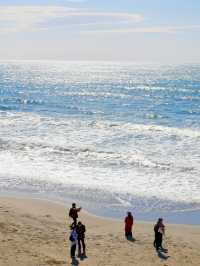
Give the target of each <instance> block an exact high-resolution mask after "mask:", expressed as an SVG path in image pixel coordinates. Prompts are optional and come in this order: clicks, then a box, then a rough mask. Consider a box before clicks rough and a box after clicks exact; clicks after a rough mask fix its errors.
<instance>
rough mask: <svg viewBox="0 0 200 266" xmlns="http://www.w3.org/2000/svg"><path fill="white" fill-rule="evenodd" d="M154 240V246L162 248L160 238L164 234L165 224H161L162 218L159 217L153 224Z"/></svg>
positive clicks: (157, 248)
mask: <svg viewBox="0 0 200 266" xmlns="http://www.w3.org/2000/svg"><path fill="white" fill-rule="evenodd" d="M154 233H155V240H154V247H155V248H156V250H157V251H158V250H159V249H163V247H162V239H163V235H164V234H165V226H164V224H163V219H162V218H159V219H158V221H157V223H156V224H155V226H154Z"/></svg>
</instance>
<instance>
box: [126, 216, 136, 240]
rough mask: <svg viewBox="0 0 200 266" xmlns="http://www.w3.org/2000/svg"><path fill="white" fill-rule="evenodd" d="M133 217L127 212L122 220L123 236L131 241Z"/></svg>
mask: <svg viewBox="0 0 200 266" xmlns="http://www.w3.org/2000/svg"><path fill="white" fill-rule="evenodd" d="M133 221H134V220H133V215H132V213H131V212H127V216H126V218H125V220H124V222H125V236H126V238H127V239H128V240H132V239H133V235H132V227H133Z"/></svg>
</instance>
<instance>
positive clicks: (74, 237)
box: [69, 225, 78, 260]
mask: <svg viewBox="0 0 200 266" xmlns="http://www.w3.org/2000/svg"><path fill="white" fill-rule="evenodd" d="M70 228H71V233H70V237H69V240H70V241H71V251H70V254H71V258H72V260H74V259H75V253H76V245H77V238H78V234H77V232H76V226H75V225H71V226H70Z"/></svg>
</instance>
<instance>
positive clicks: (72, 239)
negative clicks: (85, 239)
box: [69, 234, 75, 242]
mask: <svg viewBox="0 0 200 266" xmlns="http://www.w3.org/2000/svg"><path fill="white" fill-rule="evenodd" d="M69 240H70V241H71V242H74V241H75V239H74V237H73V235H72V234H71V235H70V237H69Z"/></svg>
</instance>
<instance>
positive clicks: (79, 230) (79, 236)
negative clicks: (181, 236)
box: [69, 203, 167, 260]
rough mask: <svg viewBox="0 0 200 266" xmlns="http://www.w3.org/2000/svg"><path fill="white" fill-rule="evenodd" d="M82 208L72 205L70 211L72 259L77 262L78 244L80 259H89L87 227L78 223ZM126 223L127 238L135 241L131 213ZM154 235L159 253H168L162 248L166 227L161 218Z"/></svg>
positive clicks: (155, 227) (155, 245) (125, 220)
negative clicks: (87, 252)
mask: <svg viewBox="0 0 200 266" xmlns="http://www.w3.org/2000/svg"><path fill="white" fill-rule="evenodd" d="M81 209H82V208H81V207H79V208H77V207H76V203H72V207H71V208H70V210H69V217H70V218H71V219H72V224H71V225H70V229H71V232H70V237H69V240H70V242H71V251H70V254H71V258H72V260H75V254H76V247H77V244H78V257H79V258H82V259H84V258H87V256H86V245H85V232H86V227H85V225H84V224H83V223H82V222H81V221H78V212H80V211H81ZM124 223H125V237H126V239H127V240H129V241H134V240H135V239H134V237H133V233H132V230H133V225H134V218H133V215H132V213H131V212H127V216H126V217H125V219H124ZM154 234H155V239H154V242H153V245H154V247H155V249H156V250H157V251H158V252H159V251H164V252H167V250H166V249H164V248H163V246H162V240H163V235H164V234H165V225H164V223H163V219H162V218H159V219H158V221H157V223H156V224H155V225H154Z"/></svg>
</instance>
